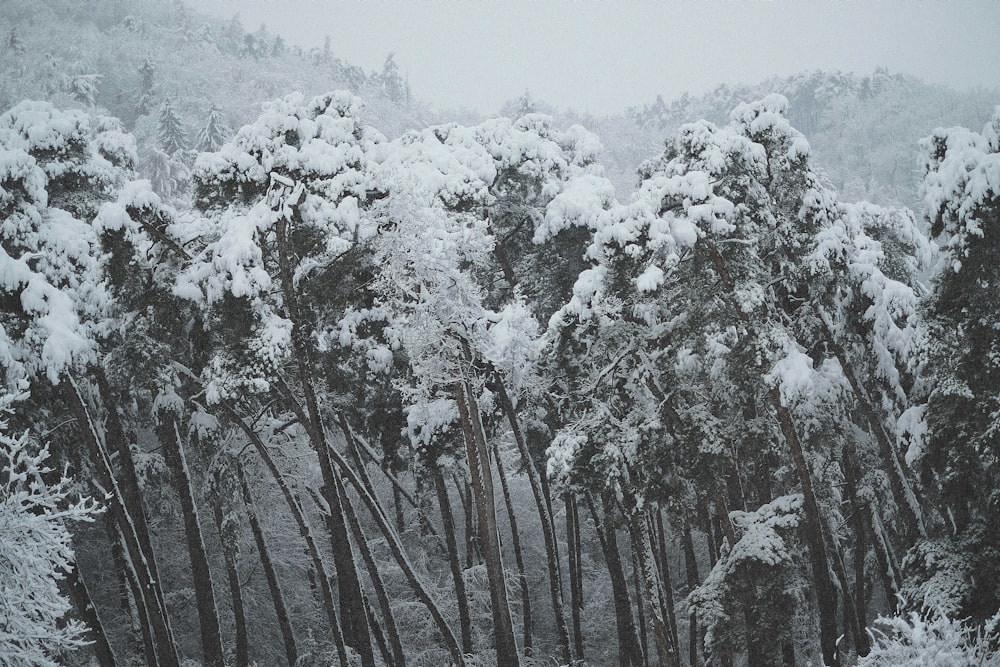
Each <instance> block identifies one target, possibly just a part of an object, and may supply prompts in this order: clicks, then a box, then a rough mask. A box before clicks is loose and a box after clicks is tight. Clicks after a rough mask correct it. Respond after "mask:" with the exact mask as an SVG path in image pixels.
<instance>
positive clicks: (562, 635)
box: [495, 374, 583, 664]
mask: <svg viewBox="0 0 1000 667" xmlns="http://www.w3.org/2000/svg"><path fill="white" fill-rule="evenodd" d="M496 376H497V377H496V382H495V384H496V389H497V396H498V397H499V399H500V407H501V408H502V409H503V411H504V416H506V418H507V422H508V423H509V424H510V428H511V431H512V432H513V434H514V444H516V445H517V451H518V453H519V454H520V455H521V465H522V466H523V467H524V470H525V472H526V473H527V475H528V483H529V484H530V485H531V495H532V497H533V498H534V500H535V507H536V508H537V510H538V519H539V521H540V522H541V525H542V541H543V543H544V545H545V560H546V566H547V567H548V571H549V597H550V598H551V600H552V615H553V617H554V619H555V623H556V631H557V632H558V634H559V651H560V659H561V660H562V662H563V663H565V664H569V663H570V650H569V634H568V632H567V630H566V616H565V613H564V612H563V592H562V574H561V573H560V571H559V546H558V545H559V542H558V540H557V539H556V529H555V522H554V521H553V520H552V508H551V506H550V503H549V500H548V494H547V489H546V487H545V485H544V483H543V479H544V478H543V477H542V476H541V475H539V473H538V468H536V467H535V461H534V459H533V458H532V457H531V452H530V451H529V450H528V444H527V441H526V440H525V438H524V434H523V433H522V431H521V424H520V422H519V421H518V419H517V412H516V410H515V409H514V404H513V402H512V401H511V399H510V396H509V395H508V394H507V388H506V386H505V385H504V382H503V378H501V377H499V374H496ZM571 588H572V585H571ZM582 646H583V642H582V641H581V642H579V646H578V647H577V651H578V653H579V655H577V659H578V660H583V652H582V651H583V649H582Z"/></svg>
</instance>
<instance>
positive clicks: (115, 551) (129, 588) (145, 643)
mask: <svg viewBox="0 0 1000 667" xmlns="http://www.w3.org/2000/svg"><path fill="white" fill-rule="evenodd" d="M101 523H102V525H103V527H104V532H105V535H106V536H107V538H108V546H109V547H110V550H111V562H112V563H113V565H114V573H115V577H116V579H117V581H118V609H119V611H120V612H121V614H122V616H123V617H124V619H125V622H126V624H127V628H126V632H125V635H126V637H125V639H126V641H127V643H128V646H129V648H128V649H127V650H134V651H135V652H136V653H138V652H139V651H142V652H143V655H144V657H145V658H146V663H147V664H148V665H152V666H154V667H155V665H156V648H155V647H154V645H153V635H152V630H151V629H150V627H149V619H148V618H147V617H146V610H145V608H140V606H139V604H140V600H139V590H138V587H137V586H136V584H135V579H134V578H133V577H132V576H131V574H130V572H129V565H128V561H127V559H126V558H125V552H124V547H123V546H122V537H121V535H120V533H119V529H118V526H117V525H116V524H115V522H114V519H113V518H112V517H111V516H109V515H108V514H107V513H105V514H104V517H103V520H102V521H101ZM133 605H134V606H133Z"/></svg>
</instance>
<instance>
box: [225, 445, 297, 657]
mask: <svg viewBox="0 0 1000 667" xmlns="http://www.w3.org/2000/svg"><path fill="white" fill-rule="evenodd" d="M236 474H237V476H238V477H239V481H240V491H241V492H242V494H243V502H244V504H245V505H246V508H247V519H248V520H249V522H250V531H251V532H252V533H253V540H254V543H255V544H256V545H257V555H258V556H260V563H261V567H262V568H263V570H264V579H265V580H266V581H267V589H268V591H269V592H270V594H271V602H272V603H273V604H274V613H275V615H276V616H277V618H278V628H279V629H280V631H281V641H282V643H283V644H284V647H285V659H286V660H287V661H288V665H289V667H294V665H295V662H296V661H297V660H298V649H297V648H296V646H295V634H294V633H293V632H292V623H291V621H290V620H289V618H288V610H287V609H286V607H285V598H284V595H282V593H281V585H280V584H279V583H278V575H277V573H276V572H275V571H274V564H273V563H272V562H271V555H270V552H269V550H268V548H267V541H266V540H265V539H264V532H263V531H262V530H261V527H260V522H259V521H258V520H257V508H256V505H255V504H254V500H253V496H251V495H250V487H249V486H247V480H246V475H245V474H244V473H243V466H242V465H241V464H237V465H236Z"/></svg>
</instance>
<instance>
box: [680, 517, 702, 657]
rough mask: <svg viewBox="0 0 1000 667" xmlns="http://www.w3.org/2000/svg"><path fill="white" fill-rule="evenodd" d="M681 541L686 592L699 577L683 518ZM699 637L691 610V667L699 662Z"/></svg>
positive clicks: (691, 540) (689, 590)
mask: <svg viewBox="0 0 1000 667" xmlns="http://www.w3.org/2000/svg"><path fill="white" fill-rule="evenodd" d="M681 543H682V546H683V547H684V572H685V575H686V576H687V587H688V593H689V594H690V592H691V591H693V590H694V589H696V588H698V585H699V583H700V581H701V577H699V576H698V561H697V559H696V558H695V555H694V539H693V538H692V537H691V524H690V523H688V521H687V520H686V519H685V520H684V530H683V531H682V532H681ZM700 643H701V637H700V636H699V633H698V616H697V614H695V612H694V611H693V610H692V611H691V617H690V625H689V627H688V659H689V660H690V661H691V667H698V665H699V664H701V662H700V660H699V659H698V653H699V651H698V645H699V644H700Z"/></svg>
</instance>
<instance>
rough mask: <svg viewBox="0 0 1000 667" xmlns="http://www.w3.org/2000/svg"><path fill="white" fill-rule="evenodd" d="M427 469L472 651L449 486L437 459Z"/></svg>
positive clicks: (466, 646) (466, 647) (465, 645)
mask: <svg viewBox="0 0 1000 667" xmlns="http://www.w3.org/2000/svg"><path fill="white" fill-rule="evenodd" d="M427 469H428V470H429V471H430V473H431V477H433V479H434V489H435V491H437V498H438V507H439V508H440V510H441V523H442V525H443V527H444V537H445V543H446V545H447V547H448V565H449V567H450V568H451V578H452V581H454V582H455V597H456V599H457V600H458V622H459V624H460V625H461V626H462V652H463V653H465V654H470V653H472V621H471V620H470V618H469V598H468V596H467V594H466V592H465V577H464V575H463V573H462V565H461V562H460V561H459V554H458V541H457V540H456V539H455V519H454V517H453V516H452V512H451V501H450V500H449V498H448V487H447V486H445V482H444V475H443V474H442V473H441V468H440V467H439V465H438V463H437V462H436V461H429V462H428V464H427Z"/></svg>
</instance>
